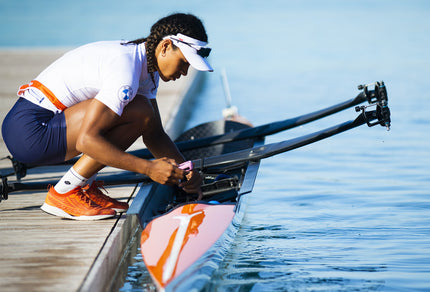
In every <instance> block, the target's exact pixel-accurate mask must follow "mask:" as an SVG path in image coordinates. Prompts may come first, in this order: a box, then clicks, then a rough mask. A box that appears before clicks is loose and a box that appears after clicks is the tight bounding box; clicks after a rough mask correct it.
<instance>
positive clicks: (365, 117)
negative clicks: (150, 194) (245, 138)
mask: <svg viewBox="0 0 430 292" xmlns="http://www.w3.org/2000/svg"><path fill="white" fill-rule="evenodd" d="M387 109H388V107H387ZM362 111H363V112H362V113H361V114H360V115H359V116H358V117H357V118H356V119H355V120H353V121H348V122H345V123H342V124H339V125H336V126H333V127H330V128H327V129H325V130H321V131H318V132H315V133H312V134H309V135H305V136H301V137H298V138H295V139H290V140H286V141H282V142H278V143H272V144H268V145H264V146H260V147H254V148H250V149H245V150H241V151H237V152H232V153H227V154H223V155H219V156H212V157H207V158H203V159H197V160H193V166H194V167H193V169H197V170H203V171H204V170H206V169H208V168H210V167H221V166H225V165H229V164H234V163H241V162H247V161H257V160H261V159H264V158H267V157H271V156H274V155H277V154H280V153H283V152H287V151H290V150H293V149H296V148H299V147H303V146H305V145H308V144H311V143H314V142H317V141H320V140H323V139H325V138H328V137H331V136H333V135H336V134H339V133H342V132H345V131H347V130H350V129H353V128H355V127H358V126H361V125H363V124H368V125H369V126H374V125H377V124H380V125H383V126H385V124H386V123H387V120H386V119H387V118H388V119H389V112H388V116H387V114H384V113H383V110H382V107H381V106H380V105H379V104H377V110H374V111H369V112H365V108H363V109H362ZM373 120H377V122H376V123H372V121H373ZM101 179H103V180H104V181H105V182H106V184H107V185H113V184H129V183H139V182H151V180H150V179H149V178H148V177H147V176H145V175H141V174H136V173H132V172H122V173H121V174H117V175H107V176H105V177H103V178H101ZM48 184H53V182H50V181H49V182H46V181H45V182H38V183H11V184H9V183H8V182H7V178H6V177H2V186H1V190H0V194H1V198H0V199H2V200H5V199H7V196H8V193H9V192H14V191H19V190H29V189H33V190H35V189H46V187H47V185H48Z"/></svg>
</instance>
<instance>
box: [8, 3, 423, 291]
mask: <svg viewBox="0 0 430 292" xmlns="http://www.w3.org/2000/svg"><path fill="white" fill-rule="evenodd" d="M212 2H213V3H212ZM212 2H209V1H186V2H185V1H184V3H181V2H180V1H176V2H173V1H167V2H166V1H165V2H162V3H158V2H154V1H138V0H133V1H127V2H124V3H123V4H124V5H120V4H119V3H118V2H117V1H100V0H97V1H88V2H87V1H56V2H55V4H52V3H53V2H52V1H47V0H45V1H37V2H31V1H5V0H1V1H0V3H1V4H0V35H1V38H0V46H2V47H45V46H47V47H52V46H62V47H68V46H76V45H79V44H83V43H85V42H89V41H95V40H102V39H131V38H136V37H140V36H144V35H146V34H147V32H148V31H149V26H150V25H151V24H152V23H153V22H154V21H156V20H157V19H158V18H160V17H161V16H164V15H166V14H169V13H171V12H175V11H186V12H193V13H195V14H197V15H199V16H200V17H201V18H202V19H203V20H204V22H205V25H206V28H207V31H208V34H209V40H210V43H211V45H212V47H213V54H212V55H211V62H212V63H213V65H214V67H215V69H216V70H218V72H219V71H220V69H222V68H225V69H226V71H227V75H228V78H229V82H230V88H231V93H232V96H233V103H234V104H235V105H236V106H238V108H239V109H240V112H241V113H242V114H243V115H244V116H246V117H247V118H248V119H249V120H251V121H253V123H254V124H255V125H260V124H264V123H268V122H271V121H276V120H282V119H285V118H289V117H293V116H297V115H300V114H304V113H307V112H310V111H313V110H317V109H320V108H323V107H326V106H330V105H332V104H335V103H338V102H341V101H344V100H346V99H349V98H352V97H355V96H356V94H358V90H357V89H356V86H357V85H358V84H360V83H369V82H373V81H377V80H384V81H385V83H386V85H387V88H388V95H389V99H390V102H389V103H390V108H391V112H392V129H391V131H389V132H387V131H386V130H385V129H384V128H382V127H374V128H368V127H367V126H362V127H360V128H357V129H353V130H351V131H348V132H346V133H343V134H339V135H338V136H335V137H332V138H329V139H327V140H324V141H321V142H318V143H315V144H312V145H309V146H306V147H303V148H300V149H297V150H294V151H291V152H288V153H285V154H281V155H278V156H276V157H274V158H268V159H265V160H264V161H263V162H262V165H261V168H260V172H259V175H258V178H257V181H256V184H255V188H254V191H253V193H252V194H250V195H249V205H248V207H247V212H246V215H245V218H244V221H243V225H242V227H241V229H240V230H239V232H238V236H237V238H236V241H235V244H234V245H233V246H232V248H231V251H230V253H229V254H228V255H227V257H226V259H225V261H224V262H223V264H222V266H221V268H220V269H219V270H218V271H217V273H216V275H215V276H214V277H213V279H212V281H211V283H210V286H209V287H208V290H209V291H430V186H429V183H430V167H429V165H430V151H429V150H430V114H429V111H430V94H429V86H430V37H429V36H430V20H429V19H430V2H428V1H417V0H403V1H400V0H398V1H389V0H375V1H353V0H351V1H343V0H327V1H316V0H315V1H310V0H303V1H286V0H282V1H220V0H218V1H212ZM193 106H194V111H193V115H192V117H191V119H190V122H189V127H191V126H194V125H196V124H198V123H201V122H206V121H208V120H215V119H218V118H220V112H221V110H222V108H224V106H225V100H224V96H223V89H222V84H221V81H220V75H219V74H218V73H216V72H215V73H212V74H208V75H207V80H206V86H205V88H204V89H203V92H202V95H201V97H200V98H199V100H198V101H196V103H195V105H193ZM355 116H356V113H355V112H354V110H353V109H351V110H346V111H344V112H342V113H340V114H336V115H334V116H332V117H329V118H326V119H324V120H320V121H317V122H314V123H312V124H309V125H306V126H303V127H300V128H298V129H294V130H291V131H287V132H285V133H281V134H277V135H274V136H270V137H267V140H266V141H267V142H268V143H270V142H276V141H281V140H284V139H289V138H292V137H296V136H298V135H302V134H306V133H309V132H312V131H314V130H318V129H322V128H325V127H328V126H331V125H334V124H337V123H340V122H343V121H347V120H350V119H353V118H355ZM136 260H137V262H136V263H135V264H134V265H133V266H131V267H129V271H130V273H129V276H128V278H127V282H126V284H125V285H124V287H123V288H122V289H121V291H144V290H145V289H150V287H151V286H150V284H148V275H147V273H146V272H145V270H144V268H143V264H142V262H141V261H140V258H139V255H138V256H136Z"/></svg>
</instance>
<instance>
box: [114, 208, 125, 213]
mask: <svg viewBox="0 0 430 292" xmlns="http://www.w3.org/2000/svg"><path fill="white" fill-rule="evenodd" d="M111 209H112V210H115V211H116V212H117V213H124V212H127V210H128V209H118V208H111Z"/></svg>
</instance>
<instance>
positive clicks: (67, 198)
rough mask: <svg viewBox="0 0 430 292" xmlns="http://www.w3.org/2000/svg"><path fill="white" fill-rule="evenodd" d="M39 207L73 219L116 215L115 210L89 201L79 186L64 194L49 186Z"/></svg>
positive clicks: (92, 218) (90, 218)
mask: <svg viewBox="0 0 430 292" xmlns="http://www.w3.org/2000/svg"><path fill="white" fill-rule="evenodd" d="M40 208H41V209H42V210H43V211H45V212H46V213H48V214H51V215H54V216H58V217H62V218H67V219H74V220H99V219H106V218H110V217H113V216H115V215H116V212H115V210H112V209H108V208H103V207H101V206H99V205H97V204H96V203H94V202H93V201H91V199H90V198H89V197H88V195H86V194H85V193H84V192H83V191H82V188H81V187H76V188H74V189H73V190H71V191H70V192H67V193H65V194H59V193H57V192H56V191H55V189H54V187H51V188H50V189H49V191H48V195H47V196H46V199H45V203H43V205H42V207H40Z"/></svg>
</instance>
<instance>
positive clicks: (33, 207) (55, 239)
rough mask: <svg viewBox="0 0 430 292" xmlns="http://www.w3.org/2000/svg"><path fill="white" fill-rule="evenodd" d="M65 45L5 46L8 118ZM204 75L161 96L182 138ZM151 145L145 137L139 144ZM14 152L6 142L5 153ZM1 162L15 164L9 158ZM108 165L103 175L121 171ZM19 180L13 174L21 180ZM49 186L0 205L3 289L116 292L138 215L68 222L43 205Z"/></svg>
mask: <svg viewBox="0 0 430 292" xmlns="http://www.w3.org/2000/svg"><path fill="white" fill-rule="evenodd" d="M63 53H64V50H31V51H29V50H19V51H7V50H4V51H1V50H0V100H1V104H0V118H1V120H2V121H3V118H4V116H5V115H6V113H7V112H8V110H9V109H10V108H11V107H12V105H13V104H14V102H15V101H16V90H17V88H18V87H19V86H20V85H21V84H23V83H27V82H28V81H30V80H32V79H33V78H34V77H35V76H37V74H38V73H39V72H40V71H41V70H43V68H45V67H46V66H47V65H48V64H49V63H51V62H52V61H53V60H55V59H56V58H58V57H59V56H60V55H61V54H63ZM201 78H202V74H199V73H197V72H196V71H191V70H190V72H189V74H188V76H186V77H182V78H181V79H179V80H178V81H176V82H175V83H172V82H170V83H163V82H161V81H160V83H161V84H160V88H159V93H158V97H157V101H158V104H159V108H160V111H161V116H162V119H163V124H164V126H165V128H166V130H167V132H168V133H169V135H170V136H171V137H173V138H175V137H176V136H177V135H179V133H180V132H181V131H182V130H183V128H184V126H185V122H186V119H187V117H188V114H189V110H190V107H189V104H190V103H191V102H190V101H191V100H190V99H191V98H193V96H195V91H196V87H198V84H199V83H200V82H201ZM142 147H144V145H143V143H142V142H141V141H140V140H139V141H138V142H136V143H135V144H134V145H133V146H132V147H131V149H139V148H142ZM7 155H9V153H8V151H7V149H6V147H5V145H4V143H3V140H1V141H0V158H1V157H5V156H7ZM0 167H2V168H6V167H11V164H10V161H9V160H7V159H6V160H1V161H0ZM68 168H69V166H47V167H39V168H35V169H30V170H29V171H28V174H27V176H26V177H25V178H24V179H23V182H37V181H42V180H43V181H45V180H47V179H49V180H51V179H54V180H56V179H59V178H60V177H61V176H62V175H63V174H64V173H65V172H66V171H67V169H68ZM118 172H120V170H118V169H114V168H106V169H104V170H103V173H109V174H115V173H118ZM13 180H14V177H9V181H13ZM139 187H140V185H139V184H130V185H121V186H109V187H107V190H108V192H109V193H108V194H109V195H110V196H112V197H114V198H117V199H120V200H121V201H127V202H129V203H131V201H132V200H133V196H134V195H135V194H136V192H137V191H138V189H139ZM46 193H47V191H46V190H44V191H21V192H15V193H11V194H9V199H8V200H5V201H2V202H1V203H0V291H3V292H4V291H109V290H111V289H113V287H118V283H116V281H117V280H116V279H113V277H114V274H115V273H116V272H117V267H118V265H119V263H120V261H121V259H122V258H123V255H124V251H125V250H126V248H127V246H128V245H129V242H130V240H131V238H132V237H133V236H135V235H136V232H137V230H138V223H137V220H136V219H135V218H133V217H129V218H127V216H125V215H124V214H123V215H121V216H117V217H116V218H115V219H107V220H101V221H89V222H85V221H73V220H62V219H60V218H58V217H54V216H50V215H48V214H45V213H44V212H43V211H41V210H40V206H41V205H42V204H43V202H44V200H45V196H46Z"/></svg>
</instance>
